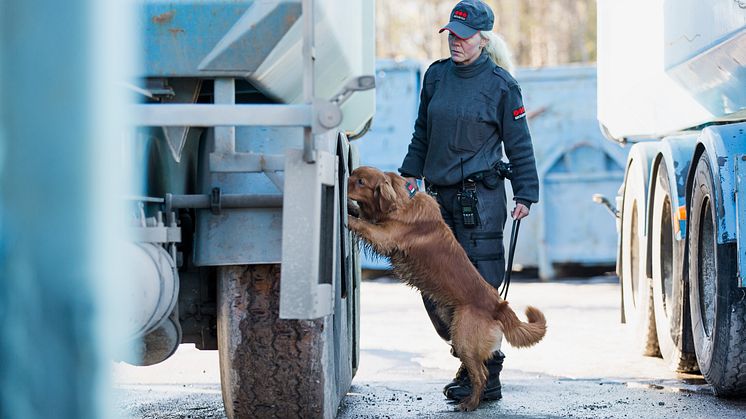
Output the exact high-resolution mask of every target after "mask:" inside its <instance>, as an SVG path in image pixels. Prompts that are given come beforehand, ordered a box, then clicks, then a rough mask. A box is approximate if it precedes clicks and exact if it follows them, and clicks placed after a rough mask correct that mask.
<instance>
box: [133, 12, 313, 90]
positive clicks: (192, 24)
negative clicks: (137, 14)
mask: <svg viewBox="0 0 746 419" xmlns="http://www.w3.org/2000/svg"><path fill="white" fill-rule="evenodd" d="M252 3H254V0H244V1H233V0H175V1H162V0H142V6H141V7H142V12H141V18H140V19H138V22H137V23H138V26H137V27H136V30H137V33H141V34H143V48H144V53H143V58H144V61H143V74H145V75H148V76H150V77H169V76H180V77H189V76H203V75H204V74H206V73H205V72H201V71H200V70H199V64H200V63H201V62H202V60H204V58H205V57H206V56H207V55H208V54H209V53H210V52H211V51H212V50H213V48H214V47H215V46H216V45H217V44H218V43H219V42H220V40H221V39H222V38H223V35H225V34H226V33H227V32H228V31H229V30H230V29H231V28H232V27H233V25H234V24H235V23H236V22H237V21H238V20H239V19H240V18H241V16H243V14H244V13H245V12H246V10H247V9H248V8H249V7H250V6H251V5H252ZM297 4H298V5H299V4H300V3H297ZM296 19H297V17H296ZM278 35H280V34H278ZM272 39H274V38H272ZM255 45H256V47H258V48H259V49H260V52H263V54H262V55H256V54H255V55H254V56H253V57H246V59H254V60H258V59H260V58H262V59H263V58H264V57H265V56H266V54H268V53H269V51H266V48H270V49H271V48H273V47H274V46H275V44H270V43H264V42H262V43H258V44H255ZM259 62H261V61H259ZM245 65H248V68H244V67H238V68H232V69H230V70H253V69H255V68H256V67H255V64H252V63H251V62H248V63H245ZM223 70H226V69H223ZM244 72H247V71H244Z"/></svg>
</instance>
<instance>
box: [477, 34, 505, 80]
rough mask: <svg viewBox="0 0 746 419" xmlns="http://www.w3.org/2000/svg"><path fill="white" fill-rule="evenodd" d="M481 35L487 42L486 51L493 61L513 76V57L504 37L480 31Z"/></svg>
mask: <svg viewBox="0 0 746 419" xmlns="http://www.w3.org/2000/svg"><path fill="white" fill-rule="evenodd" d="M479 33H480V34H481V35H482V38H484V39H486V40H487V45H485V47H484V49H485V51H487V54H489V56H490V58H491V59H492V61H494V62H495V64H497V65H498V66H500V67H502V68H504V69H505V70H506V71H507V72H508V73H511V74H513V59H512V58H513V57H512V54H511V53H510V50H509V49H508V46H507V45H506V44H505V41H504V40H503V39H502V37H501V36H500V35H498V34H496V33H494V32H492V31H480V32H479Z"/></svg>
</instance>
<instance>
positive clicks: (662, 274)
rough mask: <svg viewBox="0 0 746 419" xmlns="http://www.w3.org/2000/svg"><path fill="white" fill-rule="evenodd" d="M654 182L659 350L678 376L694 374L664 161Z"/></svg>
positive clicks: (675, 224)
mask: <svg viewBox="0 0 746 419" xmlns="http://www.w3.org/2000/svg"><path fill="white" fill-rule="evenodd" d="M657 169H658V170H656V171H655V173H656V175H655V181H654V182H653V185H652V187H653V188H654V189H653V202H652V205H653V212H652V217H651V223H652V237H654V238H655V239H654V240H652V247H653V248H652V251H653V254H652V273H653V280H652V282H653V308H654V311H655V329H656V332H657V337H658V347H659V348H660V352H661V355H662V356H663V359H664V360H665V361H666V363H668V365H669V367H670V368H671V369H673V370H674V371H677V372H691V371H696V370H697V360H696V357H695V355H694V352H693V350H692V343H691V340H692V338H691V326H690V320H689V295H688V290H687V289H686V281H685V280H684V277H683V274H682V273H683V272H684V250H685V249H684V247H685V246H684V244H685V241H684V240H676V231H677V230H678V228H679V223H678V219H677V218H676V213H675V211H677V210H678V206H677V205H676V203H677V202H678V199H671V196H672V194H671V184H670V183H671V182H670V181H669V177H668V175H669V172H668V169H667V166H666V162H665V160H664V159H661V160H660V161H659V162H658V168H657Z"/></svg>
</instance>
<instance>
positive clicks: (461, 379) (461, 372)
mask: <svg viewBox="0 0 746 419" xmlns="http://www.w3.org/2000/svg"><path fill="white" fill-rule="evenodd" d="M468 382H469V372H468V371H467V370H466V367H464V364H461V366H460V367H459V368H458V371H456V378H454V379H453V381H451V382H450V383H448V384H446V385H445V387H443V394H444V395H445V396H446V397H448V389H449V388H451V387H456V386H463V385H465V384H467V383H468Z"/></svg>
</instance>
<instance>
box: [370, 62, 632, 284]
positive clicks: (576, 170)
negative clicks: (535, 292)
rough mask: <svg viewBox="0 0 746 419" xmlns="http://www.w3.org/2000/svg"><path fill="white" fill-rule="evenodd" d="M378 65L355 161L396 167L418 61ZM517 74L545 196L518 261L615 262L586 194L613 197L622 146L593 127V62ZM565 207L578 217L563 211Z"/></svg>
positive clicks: (410, 117) (602, 221)
mask: <svg viewBox="0 0 746 419" xmlns="http://www.w3.org/2000/svg"><path fill="white" fill-rule="evenodd" d="M377 68H378V71H377V106H376V119H375V120H374V123H373V126H372V128H371V132H370V133H369V134H367V135H366V137H365V138H364V139H363V140H362V141H360V142H359V144H358V146H359V148H360V163H361V164H362V165H372V166H376V167H380V168H382V169H383V170H391V171H395V170H396V169H397V168H398V166H399V165H400V164H401V161H402V159H403V157H404V155H405V154H406V152H407V147H408V145H409V141H410V139H411V134H412V130H413V127H414V120H415V119H416V116H417V107H418V103H419V90H420V76H421V65H420V64H419V63H416V62H402V63H397V62H392V61H379V63H378V65H377ZM517 79H518V81H519V83H520V85H521V89H522V92H523V95H524V102H525V105H526V109H527V110H528V118H529V127H530V129H531V134H532V137H533V140H534V150H535V153H536V159H537V165H538V167H539V178H540V181H541V183H542V184H541V190H542V196H541V202H540V203H539V204H538V205H535V206H533V207H532V209H531V215H530V216H529V217H528V218H527V219H526V220H525V222H523V223H522V228H521V237H520V240H518V243H517V248H516V255H515V264H516V265H521V266H523V267H539V270H540V275H541V276H542V277H544V278H550V277H552V276H553V275H554V266H555V265H557V264H581V265H613V264H614V261H615V259H616V233H615V225H614V221H613V220H612V218H610V217H609V214H608V212H607V211H606V210H605V209H604V208H603V207H601V206H599V205H597V204H595V203H593V202H592V200H591V196H592V195H593V194H594V193H602V194H604V195H606V196H612V197H613V196H616V193H617V189H618V188H619V184H620V183H621V182H622V180H623V177H624V165H625V158H626V154H627V150H625V149H624V148H622V147H619V146H617V145H614V144H611V143H609V142H608V141H606V140H605V139H604V138H603V136H602V134H601V132H600V130H599V128H598V123H597V121H596V106H595V104H596V87H595V83H596V71H595V68H594V67H558V68H545V69H537V70H520V71H518V73H517ZM508 193H509V194H510V188H508ZM511 198H512V197H510V196H509V199H511ZM568 213H576V214H583V217H566V216H565V215H564V214H568ZM507 239H508V238H506V240H507ZM507 244H508V243H506V246H507ZM388 266H389V265H388V262H387V261H386V260H378V259H375V258H371V257H367V256H366V257H364V258H363V267H364V268H368V269H386V268H388Z"/></svg>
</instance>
